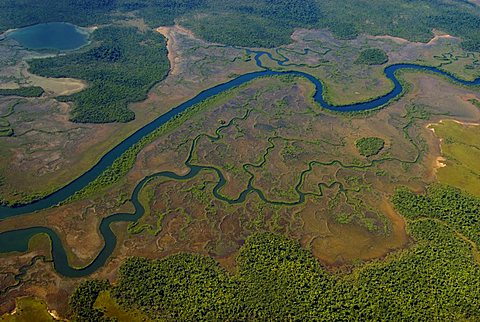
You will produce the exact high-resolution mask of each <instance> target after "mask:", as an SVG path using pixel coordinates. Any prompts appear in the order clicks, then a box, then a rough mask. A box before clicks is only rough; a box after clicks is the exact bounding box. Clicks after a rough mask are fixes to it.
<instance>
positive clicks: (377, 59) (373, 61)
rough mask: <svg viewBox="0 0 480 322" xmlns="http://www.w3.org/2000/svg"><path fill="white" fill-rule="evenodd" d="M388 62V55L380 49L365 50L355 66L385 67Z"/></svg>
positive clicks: (360, 54) (359, 55)
mask: <svg viewBox="0 0 480 322" xmlns="http://www.w3.org/2000/svg"><path fill="white" fill-rule="evenodd" d="M386 62H388V55H387V53H386V52H385V51H384V50H382V49H380V48H369V49H364V50H362V51H361V52H360V53H359V54H358V57H357V59H356V60H355V64H363V65H383V64H385V63H386Z"/></svg>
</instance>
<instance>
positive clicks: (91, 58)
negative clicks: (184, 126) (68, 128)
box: [29, 26, 170, 123]
mask: <svg viewBox="0 0 480 322" xmlns="http://www.w3.org/2000/svg"><path fill="white" fill-rule="evenodd" d="M92 38H93V41H94V43H95V45H94V46H93V47H92V48H91V49H89V50H87V51H85V52H78V53H71V54H68V55H65V56H58V57H50V58H45V59H35V60H32V61H30V62H29V64H30V71H31V72H32V73H35V74H38V75H42V76H46V77H72V78H78V79H82V80H86V81H87V82H88V84H89V86H88V87H87V89H85V90H83V91H81V92H79V93H76V94H73V95H70V96H62V97H59V98H58V99H59V100H62V101H71V102H73V110H72V115H71V120H72V121H74V122H88V123H106V122H128V121H131V120H133V119H134V118H135V114H134V112H132V111H131V110H130V109H129V108H128V103H131V102H136V101H141V100H144V99H146V98H147V92H148V91H149V90H150V88H151V87H152V86H153V85H154V84H155V83H157V82H159V81H161V80H162V79H163V78H165V76H166V75H167V73H168V70H169V68H170V65H169V61H168V58H167V50H166V46H165V39H164V37H163V36H162V35H161V34H159V33H157V32H154V31H145V32H141V31H139V30H138V29H136V28H134V27H120V26H108V27H102V28H99V29H97V30H96V31H95V32H94V33H93V34H92Z"/></svg>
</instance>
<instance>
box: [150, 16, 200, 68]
mask: <svg viewBox="0 0 480 322" xmlns="http://www.w3.org/2000/svg"><path fill="white" fill-rule="evenodd" d="M156 31H157V32H159V33H161V34H162V35H163V36H164V37H165V38H166V39H167V50H168V60H169V61H170V66H171V67H170V74H171V75H178V74H179V73H180V69H179V64H180V61H181V57H180V55H178V39H177V37H178V34H182V35H184V36H188V37H190V38H195V36H194V35H193V33H192V32H191V31H190V30H188V29H186V28H184V27H182V26H180V25H174V26H164V27H158V28H157V29H156Z"/></svg>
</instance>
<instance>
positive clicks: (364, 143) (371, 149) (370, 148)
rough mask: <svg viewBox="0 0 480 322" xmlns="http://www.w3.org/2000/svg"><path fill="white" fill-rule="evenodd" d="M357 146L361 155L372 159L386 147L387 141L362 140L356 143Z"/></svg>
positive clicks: (379, 139)
mask: <svg viewBox="0 0 480 322" xmlns="http://www.w3.org/2000/svg"><path fill="white" fill-rule="evenodd" d="M355 146H356V147H357V149H358V152H360V154H361V155H363V156H365V157H370V156H372V155H377V154H378V153H379V152H380V151H381V150H382V149H383V147H384V146H385V141H384V140H383V139H381V138H377V137H366V138H361V139H359V140H357V141H356V142H355Z"/></svg>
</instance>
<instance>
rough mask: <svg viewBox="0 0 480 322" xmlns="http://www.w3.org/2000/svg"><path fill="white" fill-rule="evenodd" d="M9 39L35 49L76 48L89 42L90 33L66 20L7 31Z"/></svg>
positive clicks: (66, 49)
mask: <svg viewBox="0 0 480 322" xmlns="http://www.w3.org/2000/svg"><path fill="white" fill-rule="evenodd" d="M5 36H6V38H7V39H13V40H15V41H17V42H18V43H19V44H20V45H21V46H22V47H25V48H27V49H33V50H59V51H68V50H75V49H78V48H80V47H82V46H85V45H86V44H88V38H89V33H88V32H87V31H85V30H84V29H82V28H80V27H78V26H75V25H72V24H70V23H66V22H49V23H42V24H38V25H33V26H29V27H24V28H19V29H15V30H12V31H8V32H7V33H6V35H5Z"/></svg>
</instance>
